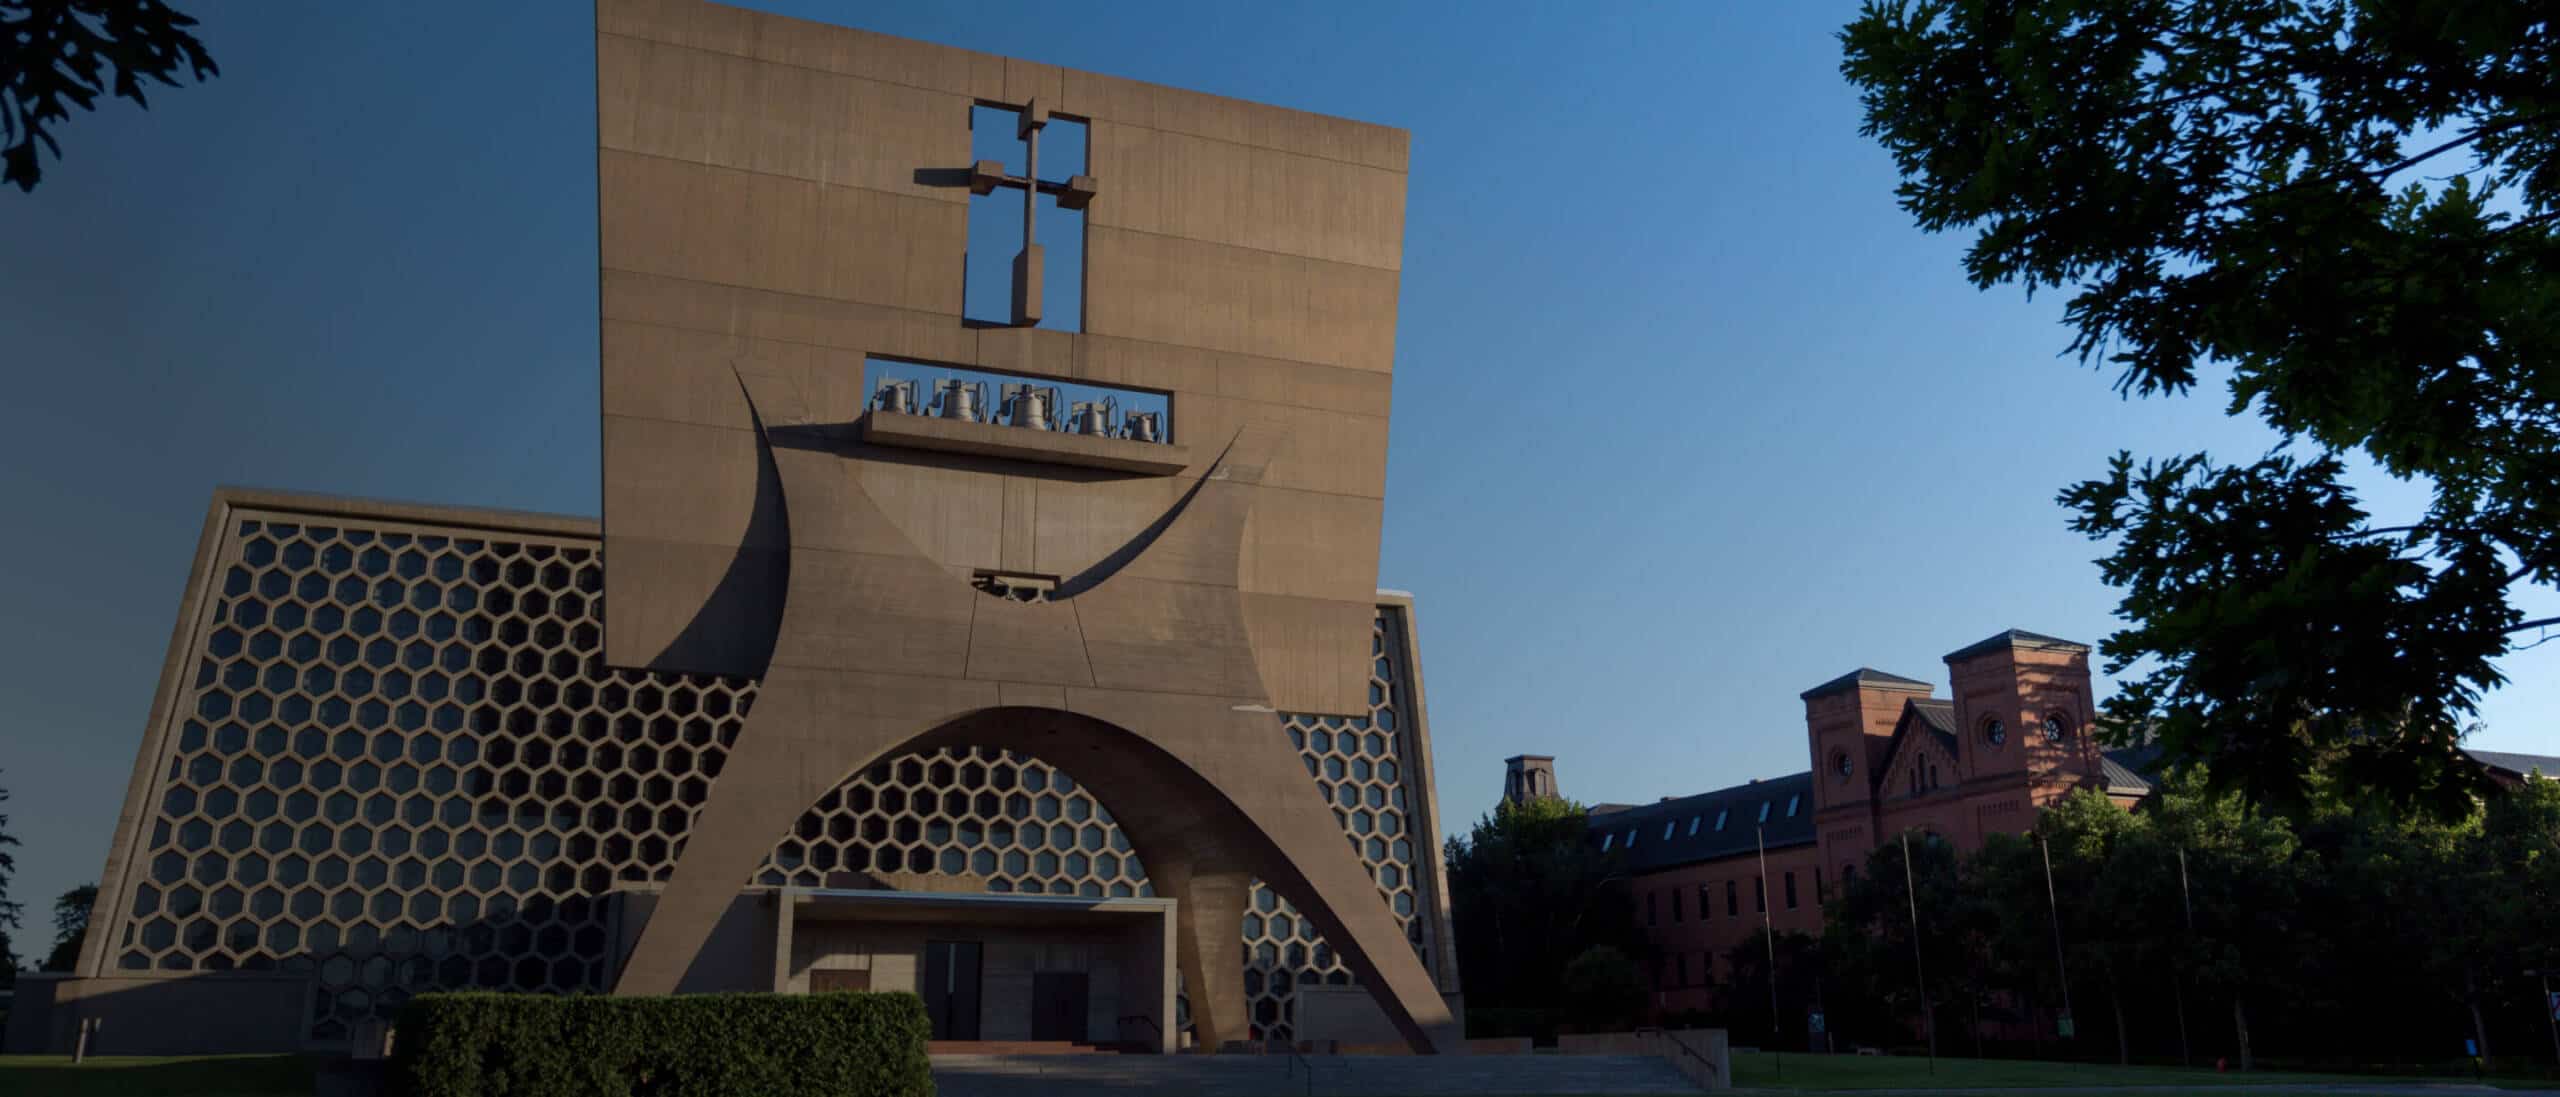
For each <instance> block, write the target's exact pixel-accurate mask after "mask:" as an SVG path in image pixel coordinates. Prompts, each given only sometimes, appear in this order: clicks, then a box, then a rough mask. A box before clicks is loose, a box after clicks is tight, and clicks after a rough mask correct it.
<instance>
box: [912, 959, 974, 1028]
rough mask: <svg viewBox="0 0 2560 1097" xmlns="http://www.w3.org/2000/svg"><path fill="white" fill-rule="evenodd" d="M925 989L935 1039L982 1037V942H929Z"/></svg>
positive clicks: (925, 998) (925, 966) (925, 1002)
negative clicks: (980, 1009)
mask: <svg viewBox="0 0 2560 1097" xmlns="http://www.w3.org/2000/svg"><path fill="white" fill-rule="evenodd" d="M922 989H923V991H924V1010H925V1013H926V1014H927V1015H929V1016H930V1017H931V1018H932V1019H933V1038H934V1039H936V1040H975V1039H977V1038H978V942H976V941H927V942H925V943H924V986H923V988H922Z"/></svg>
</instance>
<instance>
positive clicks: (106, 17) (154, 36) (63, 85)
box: [0, 0, 222, 191]
mask: <svg viewBox="0 0 2560 1097" xmlns="http://www.w3.org/2000/svg"><path fill="white" fill-rule="evenodd" d="M195 22H196V21H195V20H193V19H190V18H188V17H187V16H185V15H182V14H180V13H179V12H177V11H175V10H173V9H171V8H170V7H169V5H168V4H166V3H163V2H162V0H0V142H5V143H6V147H5V148H0V180H5V181H7V182H10V183H15V184H17V186H18V189H19V190H21V191H31V190H34V189H36V182H37V181H38V180H40V179H42V178H43V177H44V169H43V166H42V165H41V164H40V163H39V162H38V159H37V154H36V145H37V144H39V143H41V144H43V145H44V147H45V150H46V151H48V152H51V153H53V155H54V157H55V158H56V159H59V158H61V156H62V144H61V142H59V141H56V140H54V136H53V127H54V126H55V124H56V123H59V122H62V121H65V120H67V119H69V118H70V117H71V108H72V107H78V108H80V109H81V110H95V109H97V106H98V97H99V96H100V95H112V96H114V97H116V98H119V99H130V100H133V102H134V104H135V105H136V106H140V107H143V108H144V109H146V110H147V109H149V108H150V106H151V104H150V102H149V101H148V100H146V99H145V98H144V97H143V92H142V87H143V82H144V81H146V80H149V81H154V82H157V83H160V84H163V85H166V86H169V87H176V86H177V84H178V82H177V81H176V80H175V79H172V77H173V76H174V75H175V74H176V73H177V72H178V70H179V69H180V67H182V66H183V67H184V68H185V69H186V70H187V71H188V73H189V75H190V76H192V78H194V79H196V80H198V81H202V80H205V79H207V78H210V77H213V76H215V75H218V74H220V72H221V71H222V70H221V69H219V68H217V67H215V65H214V63H213V55H212V54H209V53H206V52H205V48H204V44H203V43H201V42H198V41H196V37H195V35H192V34H189V33H187V30H186V28H188V27H192V26H194V25H195Z"/></svg>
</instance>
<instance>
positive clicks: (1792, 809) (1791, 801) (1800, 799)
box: [1787, 793, 1804, 819]
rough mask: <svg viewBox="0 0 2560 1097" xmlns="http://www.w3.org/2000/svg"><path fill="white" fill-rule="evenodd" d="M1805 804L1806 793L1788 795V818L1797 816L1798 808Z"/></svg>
mask: <svg viewBox="0 0 2560 1097" xmlns="http://www.w3.org/2000/svg"><path fill="white" fill-rule="evenodd" d="M1803 804H1804V795H1803V794H1802V793H1798V794H1796V795H1793V796H1789V797H1787V818H1789V819H1793V818H1795V817H1796V808H1798V807H1801V806H1803Z"/></svg>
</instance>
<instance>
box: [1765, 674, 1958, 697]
mask: <svg viewBox="0 0 2560 1097" xmlns="http://www.w3.org/2000/svg"><path fill="white" fill-rule="evenodd" d="M1860 686H1866V687H1869V688H1873V689H1901V690H1918V691H1919V692H1921V693H1927V692H1929V691H1930V690H1933V689H1936V688H1938V687H1936V686H1933V685H1931V684H1929V683H1927V682H1923V681H1921V680H1919V679H1917V678H1905V677H1903V676H1901V675H1899V674H1887V673H1885V672H1883V671H1880V670H1877V669H1875V668H1874V667H1859V668H1858V669H1856V670H1853V671H1850V672H1849V673H1847V674H1843V675H1841V676H1839V677H1837V678H1834V679H1832V680H1830V681H1828V682H1824V683H1822V684H1821V685H1818V686H1815V687H1813V688H1812V689H1809V690H1806V691H1804V692H1803V693H1799V694H1796V698H1797V699H1798V700H1804V701H1810V700H1813V699H1814V698H1816V697H1820V696H1822V695H1824V694H1826V693H1838V692H1840V691H1842V690H1849V689H1856V688H1858V687H1860Z"/></svg>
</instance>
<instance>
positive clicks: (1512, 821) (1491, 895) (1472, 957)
mask: <svg viewBox="0 0 2560 1097" xmlns="http://www.w3.org/2000/svg"><path fill="white" fill-rule="evenodd" d="M1589 817H1590V816H1589V813H1588V812H1587V811H1585V810H1584V809H1583V807H1582V806H1581V805H1579V804H1576V803H1573V802H1572V801H1569V800H1562V799H1557V798H1553V797H1547V798H1541V799H1537V800H1531V801H1529V802H1527V803H1525V804H1514V803H1512V802H1510V801H1507V800H1506V801H1504V802H1503V803H1501V804H1499V805H1497V806H1496V807H1495V808H1494V810H1493V813H1492V814H1490V815H1487V816H1485V817H1484V818H1482V819H1480V820H1478V821H1477V822H1476V825H1475V828H1474V829H1473V830H1472V831H1470V832H1469V833H1468V834H1467V835H1465V836H1464V837H1452V838H1450V839H1449V842H1448V851H1447V852H1448V858H1447V860H1448V866H1449V908H1450V918H1451V920H1452V922H1453V923H1454V924H1455V925H1454V929H1455V932H1456V934H1457V938H1458V971H1459V976H1460V979H1461V981H1462V983H1463V985H1464V986H1465V987H1466V988H1467V1004H1468V1005H1469V1006H1471V1007H1491V1008H1507V1009H1539V1010H1551V1009H1554V1008H1556V1007H1557V1006H1558V1005H1559V1003H1561V1002H1562V1001H1563V997H1564V986H1563V983H1562V978H1563V974H1564V971H1565V969H1566V967H1567V965H1569V964H1572V963H1573V962H1575V961H1576V960H1577V959H1578V958H1580V957H1582V956H1583V955H1584V954H1585V953H1586V952H1588V951H1589V950H1591V949H1593V948H1595V947H1606V948H1610V949H1614V950H1615V951H1617V952H1618V953H1619V954H1621V955H1622V956H1625V957H1627V958H1629V959H1630V960H1631V961H1632V962H1635V963H1637V964H1639V965H1641V964H1644V963H1646V962H1647V961H1649V960H1650V958H1651V952H1650V950H1649V949H1648V948H1647V947H1646V945H1645V941H1644V934H1643V931H1642V930H1641V929H1640V928H1638V927H1637V925H1636V919H1635V903H1634V900H1633V899H1632V898H1631V897H1630V895H1629V893H1628V890H1627V877H1626V873H1625V869H1624V865H1623V863H1622V860H1621V858H1620V856H1619V855H1618V854H1615V853H1604V852H1602V851H1601V850H1600V849H1599V848H1598V847H1597V846H1594V845H1593V844H1592V843H1591V842H1590V841H1589V839H1588V837H1587V835H1588V831H1589Z"/></svg>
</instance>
